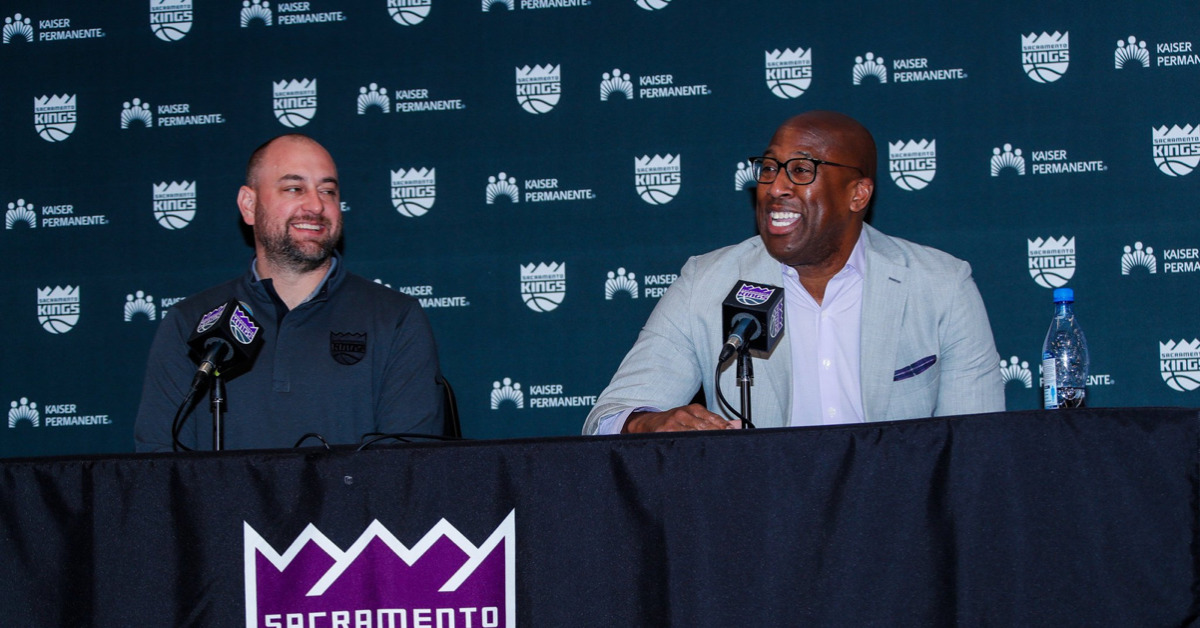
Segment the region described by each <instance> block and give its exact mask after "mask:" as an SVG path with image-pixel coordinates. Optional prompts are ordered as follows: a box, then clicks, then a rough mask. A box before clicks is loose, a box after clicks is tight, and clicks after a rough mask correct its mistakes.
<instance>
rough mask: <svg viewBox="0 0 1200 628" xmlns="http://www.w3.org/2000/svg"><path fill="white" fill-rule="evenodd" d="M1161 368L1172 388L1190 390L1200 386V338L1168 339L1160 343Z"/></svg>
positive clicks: (1181, 390)
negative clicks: (1177, 340) (1188, 339)
mask: <svg viewBox="0 0 1200 628" xmlns="http://www.w3.org/2000/svg"><path fill="white" fill-rule="evenodd" d="M1158 363H1159V370H1160V371H1162V378H1163V381H1164V382H1166V383H1167V386H1170V387H1171V390H1177V391H1179V392H1188V391H1192V390H1196V389H1197V388H1200V340H1197V339H1195V338H1193V339H1192V341H1191V342H1188V341H1186V340H1180V341H1179V342H1175V341H1174V340H1168V341H1167V342H1160V343H1158Z"/></svg>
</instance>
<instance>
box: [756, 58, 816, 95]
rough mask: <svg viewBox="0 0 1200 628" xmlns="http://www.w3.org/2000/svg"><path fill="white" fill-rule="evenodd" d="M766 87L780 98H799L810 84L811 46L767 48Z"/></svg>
mask: <svg viewBox="0 0 1200 628" xmlns="http://www.w3.org/2000/svg"><path fill="white" fill-rule="evenodd" d="M766 56H767V61H766V69H767V87H769V88H771V93H772V94H775V95H776V96H778V97H780V98H799V97H800V95H801V94H803V93H804V92H805V91H807V90H808V86H809V85H811V84H812V48H809V49H808V50H805V49H803V48H799V47H797V48H796V50H795V51H794V52H793V51H792V49H791V48H786V49H784V51H783V52H780V51H779V50H773V51H772V50H768V51H767V52H766Z"/></svg>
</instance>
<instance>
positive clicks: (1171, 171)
mask: <svg viewBox="0 0 1200 628" xmlns="http://www.w3.org/2000/svg"><path fill="white" fill-rule="evenodd" d="M1151 141H1152V142H1153V145H1154V165H1156V166H1158V169H1159V170H1160V171H1162V173H1163V174H1165V175H1169V176H1172V177H1182V176H1184V175H1186V174H1191V172H1192V170H1195V169H1196V164H1197V163H1200V126H1197V127H1193V126H1192V125H1190V124H1189V125H1187V126H1185V127H1183V128H1182V129H1181V128H1179V127H1178V126H1177V125H1172V126H1171V128H1169V129H1168V128H1167V127H1165V126H1162V127H1158V128H1155V129H1151Z"/></svg>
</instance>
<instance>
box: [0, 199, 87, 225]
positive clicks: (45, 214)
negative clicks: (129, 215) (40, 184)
mask: <svg viewBox="0 0 1200 628" xmlns="http://www.w3.org/2000/svg"><path fill="white" fill-rule="evenodd" d="M35 209H36V208H35V207H34V205H33V203H31V202H28V201H26V200H25V199H23V198H19V199H17V200H16V202H13V203H9V204H8V211H6V212H5V213H4V228H5V229H14V228H16V227H18V226H20V225H27V226H28V227H29V228H30V229H33V228H35V227H37V226H38V220H37V214H36V213H35ZM41 213H42V221H41V226H42V227H43V228H47V229H53V228H56V227H94V226H99V225H107V224H108V216H105V215H104V214H93V215H91V216H83V215H76V214H75V206H74V205H65V204H63V205H43V206H42V209H41Z"/></svg>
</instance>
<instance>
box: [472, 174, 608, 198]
mask: <svg viewBox="0 0 1200 628" xmlns="http://www.w3.org/2000/svg"><path fill="white" fill-rule="evenodd" d="M524 187H525V190H524V194H523V195H522V192H521V189H520V188H518V187H517V178H516V177H514V176H511V175H509V174H508V173H506V172H501V173H500V174H498V175H496V176H494V177H488V184H487V187H486V188H485V189H484V196H485V198H486V200H487V204H488V205H494V204H495V203H496V201H498V200H500V199H505V198H506V199H508V200H509V201H510V202H513V203H516V202H519V200H520V199H522V198H524V200H525V202H526V203H547V202H554V201H591V200H595V199H596V193H595V192H593V191H592V190H591V188H577V189H573V190H567V189H562V188H561V187H560V185H559V182H558V179H554V178H538V179H525V181H524Z"/></svg>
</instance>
